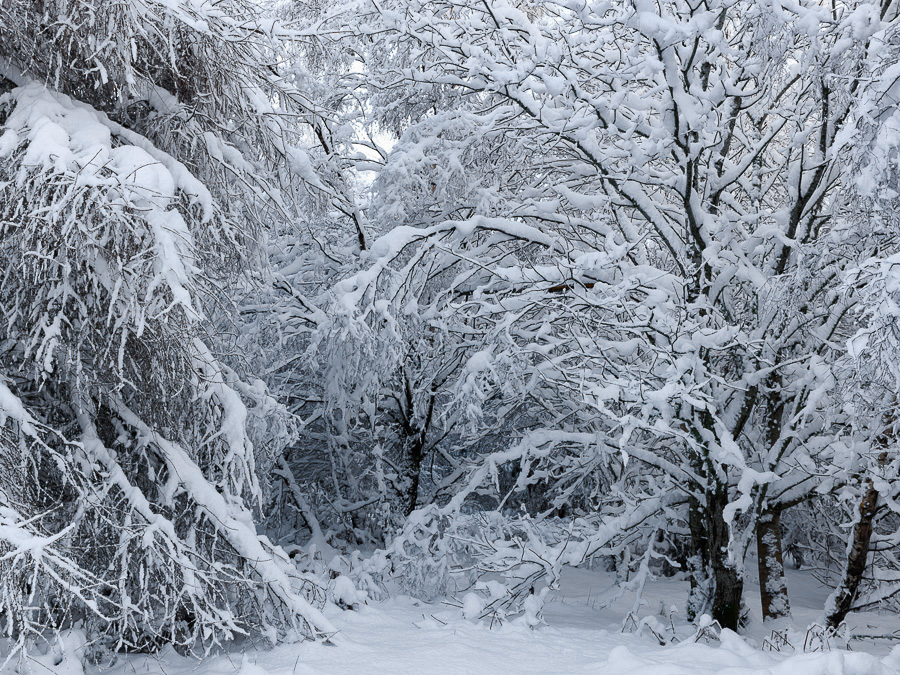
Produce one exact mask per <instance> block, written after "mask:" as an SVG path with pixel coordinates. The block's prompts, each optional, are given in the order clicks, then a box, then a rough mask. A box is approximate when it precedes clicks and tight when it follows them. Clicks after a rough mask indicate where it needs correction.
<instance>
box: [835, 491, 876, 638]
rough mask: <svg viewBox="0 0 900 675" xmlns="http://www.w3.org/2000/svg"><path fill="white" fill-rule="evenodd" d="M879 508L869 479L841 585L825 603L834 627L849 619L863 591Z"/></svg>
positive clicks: (860, 505)
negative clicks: (857, 598) (855, 602)
mask: <svg viewBox="0 0 900 675" xmlns="http://www.w3.org/2000/svg"><path fill="white" fill-rule="evenodd" d="M877 507H878V491H877V490H876V489H875V486H874V485H873V483H872V479H871V478H870V479H869V480H868V481H867V488H866V492H865V494H864V495H863V498H862V501H861V502H860V503H859V522H858V523H856V525H854V526H853V532H852V534H851V537H852V542H851V544H850V553H849V554H848V555H847V565H846V567H845V568H844V575H843V577H842V578H841V584H840V586H838V587H837V588H836V589H834V592H833V593H832V594H831V595H830V596H829V597H828V602H827V603H826V606H825V621H826V622H828V625H829V626H831V627H833V628H836V627H837V626H839V625H840V624H841V622H843V620H844V619H845V618H847V614H849V613H850V609H851V608H852V607H853V601H854V600H856V595H857V593H858V592H859V584H860V581H862V576H863V572H864V571H865V569H866V560H867V559H868V557H869V543H870V542H871V540H872V529H873V528H872V524H873V521H874V519H875V511H876V509H877Z"/></svg>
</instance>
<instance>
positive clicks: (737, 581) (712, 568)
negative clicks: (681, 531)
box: [688, 486, 744, 631]
mask: <svg viewBox="0 0 900 675" xmlns="http://www.w3.org/2000/svg"><path fill="white" fill-rule="evenodd" d="M727 504H728V493H727V488H726V487H724V486H719V487H717V488H715V489H714V490H713V491H709V492H707V494H706V499H705V503H704V504H701V503H700V502H699V501H694V500H692V502H691V504H690V511H689V516H688V523H689V526H690V530H691V548H692V549H693V550H692V552H691V553H692V556H691V557H692V559H693V561H694V570H692V571H693V572H694V573H695V574H698V573H699V576H701V577H702V578H701V579H697V578H696V576H692V578H691V593H692V596H693V597H694V598H696V597H697V595H698V594H702V595H704V596H706V603H705V605H706V606H708V611H709V613H710V614H711V615H712V617H713V618H714V619H715V620H716V621H718V622H719V624H720V625H721V626H722V627H723V628H729V629H731V630H734V631H736V630H737V629H738V625H739V623H740V618H741V598H742V596H743V592H744V580H743V578H742V577H741V574H740V573H739V572H738V570H737V569H736V568H735V566H734V565H732V564H731V563H730V561H729V560H728V544H729V542H730V538H731V535H730V533H729V531H728V523H726V522H725V518H724V515H723V514H724V510H725V506H726V505H727ZM704 584H705V585H706V588H703V587H702V586H703V585H704ZM692 609H694V610H695V611H696V612H697V613H699V612H700V611H706V610H701V609H700V608H698V607H692ZM690 618H695V617H690Z"/></svg>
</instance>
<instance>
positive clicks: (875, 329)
mask: <svg viewBox="0 0 900 675" xmlns="http://www.w3.org/2000/svg"><path fill="white" fill-rule="evenodd" d="M0 36H2V37H0V272H2V279H3V281H2V282H0V423H2V426H0V619H2V626H3V630H4V631H5V632H6V635H7V637H9V638H11V640H12V642H11V644H14V645H15V646H16V649H18V650H21V649H25V648H27V647H28V646H29V644H31V643H32V641H34V640H37V639H40V638H41V637H42V636H46V635H47V634H48V631H52V630H60V629H64V628H69V627H72V626H75V625H82V626H83V627H85V629H86V630H87V632H88V634H89V637H90V638H91V639H92V640H94V644H96V645H97V650H96V654H98V655H99V654H101V653H104V650H106V651H110V650H112V651H115V650H120V649H152V648H156V647H158V646H160V645H162V644H165V643H175V644H177V645H179V646H181V647H183V648H186V649H209V648H211V647H212V646H214V645H216V644H219V643H221V642H222V641H225V640H229V639H231V638H233V637H235V636H236V635H239V634H252V635H257V636H265V637H266V638H268V639H270V640H277V639H280V638H283V637H288V636H292V635H298V634H302V635H305V636H314V635H323V634H326V633H327V632H328V631H329V630H330V625H329V624H328V621H327V620H326V619H325V618H324V616H323V615H322V614H321V612H320V611H319V609H317V606H320V605H319V604H318V603H319V601H320V598H321V592H320V589H319V587H318V586H317V585H316V577H315V574H314V573H322V572H325V571H326V568H329V567H330V569H329V570H327V571H328V572H329V573H330V574H332V575H333V574H337V573H339V572H342V571H343V572H347V571H348V570H349V569H350V566H345V567H346V568H342V567H341V566H342V565H343V564H345V563H347V562H348V561H350V560H353V565H352V569H353V573H354V574H355V575H356V577H355V578H356V581H357V582H358V583H360V584H363V585H365V586H366V587H367V588H368V590H370V591H372V592H383V590H384V586H383V585H382V583H381V582H383V581H384V580H386V579H388V578H390V577H392V576H393V577H395V578H397V579H399V580H401V583H403V584H405V586H406V588H407V589H408V590H411V591H413V592H419V593H422V594H424V595H432V596H434V595H439V594H440V593H443V592H446V589H447V584H448V583H449V580H450V576H451V574H452V573H454V572H453V570H454V569H465V570H473V569H481V570H483V571H486V572H489V573H491V574H501V575H506V577H507V578H508V581H509V584H508V586H507V589H508V592H507V593H506V595H503V596H502V597H501V596H496V597H495V596H494V595H491V597H490V598H486V605H485V606H486V607H487V608H489V609H486V610H485V611H491V612H507V613H508V612H515V611H519V609H521V607H522V604H523V602H524V601H525V599H526V598H527V597H528V596H529V595H530V593H531V589H532V588H533V587H534V585H535V584H539V583H545V584H546V583H551V584H552V583H553V582H554V580H555V579H556V577H557V576H558V574H559V569H560V567H561V566H562V565H565V564H582V563H584V562H586V561H588V560H592V559H597V558H605V559H606V560H607V561H608V562H609V563H610V564H611V565H613V566H615V567H616V568H617V570H618V572H619V573H620V577H621V579H622V580H623V581H622V584H621V586H620V589H619V592H620V593H625V592H634V593H636V594H637V595H639V594H640V592H641V589H642V588H643V585H644V583H645V581H646V579H647V578H648V577H649V576H650V575H653V574H683V575H685V577H686V578H687V579H688V580H689V581H690V588H691V591H690V597H689V598H687V603H688V614H689V616H690V617H699V616H700V615H701V614H703V613H710V614H712V615H713V616H715V618H717V619H718V620H719V621H720V622H721V623H722V625H725V626H729V627H732V628H737V627H738V626H739V624H740V623H741V620H742V618H741V617H742V615H743V613H744V611H745V608H744V607H743V605H742V603H743V585H744V579H745V576H746V570H745V564H746V563H747V562H748V561H749V560H750V559H751V558H752V556H753V555H754V554H755V556H756V560H757V565H758V569H759V575H760V585H761V588H760V590H761V597H762V615H763V618H764V619H766V620H770V619H771V620H784V619H786V618H788V617H789V615H790V603H789V597H788V590H789V589H788V588H787V585H786V582H785V575H784V562H785V558H786V557H792V558H793V559H794V560H795V561H798V562H800V561H802V562H805V563H806V564H814V565H819V566H821V567H823V568H828V569H830V570H832V571H833V574H832V578H833V583H834V584H835V585H836V588H835V592H834V594H833V596H832V598H831V600H830V601H829V604H828V607H827V608H823V610H825V612H826V614H827V619H828V621H829V622H831V623H832V624H833V625H838V624H839V623H840V622H841V621H842V620H843V618H844V617H845V616H846V614H847V613H848V612H849V611H852V610H853V609H854V608H858V607H863V606H872V605H874V604H878V605H879V606H881V607H893V606H894V605H893V603H894V602H895V599H896V597H897V595H898V594H900V582H898V579H900V576H898V574H900V570H898V562H897V559H896V556H895V554H894V552H893V551H894V549H895V548H896V545H897V543H898V537H900V514H898V513H897V510H896V509H897V507H896V504H897V501H896V497H897V491H898V490H900V487H898V485H900V481H897V480H896V478H897V472H898V469H900V457H898V453H897V431H896V425H897V415H896V413H895V411H894V408H895V407H896V405H897V403H896V402H897V400H898V399H897V396H898V388H900V372H898V370H897V367H896V353H897V349H898V347H900V345H898V339H897V337H898V326H900V323H898V315H900V312H898V310H897V307H898V302H900V300H898V288H900V285H898V272H897V270H898V269H900V267H898V264H900V262H898V261H900V258H898V256H900V248H898V245H900V241H898V232H900V230H898V220H897V215H896V214H897V209H896V203H895V202H896V198H897V194H898V190H900V183H898V175H900V173H898V171H900V133H898V130H900V110H898V106H900V85H898V84H897V82H898V78H900V70H898V66H897V62H898V56H900V19H898V7H897V6H896V2H894V1H893V0H877V1H874V0H873V1H870V0H854V1H853V2H847V3H841V4H830V5H824V4H821V3H818V2H815V1H813V0H808V1H807V0H791V1H790V2H788V1H787V0H765V1H763V2H760V1H758V0H752V1H751V0H706V1H705V2H701V3H690V2H682V0H665V1H660V2H644V1H643V0H633V1H629V2H621V3H595V2H588V3H585V2H581V1H579V2H574V1H573V2H570V1H569V0H478V1H475V0H439V1H433V0H429V1H427V2H426V1H424V0H421V1H420V0H384V1H380V2H377V3H376V2H372V1H371V0H357V1H356V2H352V3H334V2H329V1H327V0H319V1H316V2H302V1H301V0H293V1H291V2H287V1H284V2H276V3H263V4H259V3H250V2H247V3H243V2H239V1H238V0H229V1H228V2H220V3H216V4H215V5H209V4H202V3H195V2H192V1H190V0H178V1H177V2H173V1H171V0H167V1H165V2H164V1H162V0H159V1H157V0H115V1H113V2H105V1H103V2H101V1H100V0H48V1H46V2H33V1H31V0H0ZM475 531H477V533H478V535H477V536H474V535H473V532H475ZM492 539H495V540H503V541H505V542H506V544H504V545H502V546H493V545H491V544H490V543H489V542H490V541H491V540H492ZM273 541H275V542H277V543H279V544H283V545H288V550H290V551H291V552H292V556H291V557H289V556H288V555H287V554H286V553H285V551H284V550H283V549H282V548H281V546H278V545H276V544H274V543H273ZM463 542H466V543H463ZM474 542H485V544H484V545H483V546H482V545H480V544H477V543H474ZM513 542H517V543H513ZM363 544H364V545H365V546H367V547H368V546H372V545H374V546H376V547H377V548H378V549H379V551H378V552H377V553H376V554H375V555H374V556H371V557H370V558H369V559H368V560H366V561H364V562H363V561H360V560H358V556H356V557H353V553H352V552H353V550H354V549H356V548H357V547H359V546H361V545H363ZM334 553H342V554H345V556H349V557H345V558H344V559H343V560H344V563H341V562H340V560H341V558H340V557H338V558H334V556H333V554H334ZM473 559H477V560H478V561H479V562H478V564H470V563H471V562H472V560H473ZM335 561H337V562H335ZM548 561H553V562H552V563H551V562H548ZM463 563H465V564H463ZM466 574H468V572H466ZM625 579H627V580H628V581H625ZM469 581H471V579H469ZM151 591H152V592H151ZM492 593H493V591H492ZM639 606H640V604H639V602H638V601H636V603H635V607H636V608H637V607H639Z"/></svg>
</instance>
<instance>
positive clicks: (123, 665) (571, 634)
mask: <svg viewBox="0 0 900 675" xmlns="http://www.w3.org/2000/svg"><path fill="white" fill-rule="evenodd" d="M612 583H613V579H612V577H611V576H610V575H609V574H606V573H602V572H595V571H591V570H585V569H567V570H566V571H565V574H564V576H563V580H562V584H561V588H560V590H559V591H557V592H555V593H553V594H551V595H550V596H549V597H548V599H547V602H546V604H545V606H544V611H543V616H544V620H545V622H546V625H541V626H539V627H538V628H537V629H534V630H532V629H531V628H529V627H528V626H526V625H524V623H523V621H522V620H521V619H520V620H518V621H517V620H515V619H514V620H512V621H510V622H507V623H504V624H503V625H502V626H498V625H496V624H495V625H493V626H491V625H490V622H489V621H481V622H478V623H473V622H471V621H467V620H466V619H464V618H463V609H462V608H459V607H455V606H452V605H451V604H446V603H438V604H434V605H430V604H427V603H423V602H421V601H419V600H414V599H412V598H409V597H406V596H397V597H393V598H391V599H389V600H386V601H383V602H378V603H370V604H368V605H364V606H362V607H361V608H360V610H359V611H343V612H341V611H338V610H337V609H332V612H331V614H330V618H331V620H332V622H333V623H334V624H335V625H336V626H337V628H338V630H339V633H338V635H336V636H335V638H334V644H333V645H328V644H322V643H303V644H288V645H281V646H279V647H277V648H275V649H273V650H268V651H265V650H254V649H247V650H244V651H243V652H235V653H231V654H229V655H218V656H214V657H211V658H209V659H207V660H205V661H203V662H198V661H197V660H195V659H189V658H184V657H180V656H177V655H176V654H174V653H173V652H171V651H170V652H168V653H165V654H163V655H162V656H131V657H128V658H126V659H123V660H121V661H120V662H119V663H118V664H116V665H115V666H114V667H113V668H112V669H111V670H110V671H109V673H110V675H219V674H223V675H228V674H234V675H325V674H329V675H332V674H334V675H337V674H348V673H350V674H354V673H386V674H391V675H402V674H404V673H416V674H419V673H423V674H424V673H427V674H429V675H443V674H445V673H484V674H501V673H511V674H512V673H516V674H521V673H602V674H604V675H682V674H683V675H707V674H711V673H720V674H722V675H895V674H898V673H900V642H897V641H890V640H880V641H871V640H867V641H860V640H853V641H851V643H850V647H851V650H852V651H844V650H833V651H830V652H821V651H818V652H811V653H803V651H802V649H796V650H792V649H790V648H785V649H783V650H782V651H781V652H772V651H768V650H766V651H764V650H763V649H761V645H762V641H763V638H765V637H768V635H769V631H768V630H765V629H763V627H762V626H761V625H759V623H758V618H756V619H754V621H753V622H752V623H751V625H750V626H749V627H748V630H747V633H746V634H745V635H743V636H742V637H738V636H737V635H735V634H734V633H730V632H728V631H725V632H724V634H723V635H722V636H721V640H720V641H715V640H713V641H711V642H710V643H709V644H706V643H705V642H704V641H700V642H694V640H693V634H694V631H695V629H694V628H693V627H691V626H690V625H689V624H687V623H686V622H684V621H683V620H682V621H678V620H677V619H676V621H675V628H676V632H677V635H678V637H679V638H680V641H679V642H678V643H676V644H673V645H670V646H660V645H659V644H658V643H657V641H656V640H655V639H654V637H653V635H652V634H650V633H649V632H647V631H645V632H644V633H643V634H638V633H636V632H624V633H623V632H622V624H623V621H622V619H623V617H624V616H626V615H627V614H628V611H629V609H630V608H631V607H632V605H633V603H634V598H633V597H624V598H621V599H620V600H619V601H617V602H616V603H615V604H614V605H612V606H611V607H608V608H605V609H601V608H600V604H601V603H602V599H603V598H604V596H605V594H607V593H609V592H610V590H611V585H612ZM789 584H790V590H791V592H792V594H791V600H792V603H793V608H794V630H793V631H792V632H791V634H790V637H791V640H792V642H793V643H794V644H795V645H796V646H797V647H801V646H802V642H803V639H804V637H805V636H806V627H807V626H808V625H809V624H810V623H812V622H814V621H815V620H816V619H818V618H819V617H818V612H819V611H820V610H819V608H820V607H821V606H822V602H823V601H824V598H825V596H826V595H827V589H825V588H823V587H821V585H820V584H819V583H818V582H817V581H816V580H815V579H814V578H813V577H812V576H811V575H810V574H809V573H807V572H791V573H790V576H789ZM644 595H645V599H646V600H647V605H645V606H644V607H643V608H642V609H641V612H640V613H639V615H640V617H641V618H643V617H645V616H653V617H656V618H657V619H658V620H659V621H660V622H661V623H665V625H666V626H670V625H671V623H670V622H669V619H668V618H665V617H659V609H660V607H663V608H666V609H667V608H670V607H671V606H672V605H676V606H678V607H679V608H680V607H681V605H683V598H684V597H685V588H684V587H683V584H682V583H679V582H656V583H653V584H648V587H647V589H646V592H645V594H644ZM747 600H748V602H749V603H750V604H751V606H752V607H753V608H754V609H755V603H758V598H757V597H755V596H754V595H753V593H752V590H750V591H749V592H748V593H747ZM757 612H758V610H757ZM757 616H758V614H757ZM651 621H652V619H651ZM898 629H900V619H898V617H896V616H892V615H883V616H879V615H878V614H874V613H873V614H858V615H854V616H853V617H852V620H851V624H850V630H851V632H852V633H867V634H875V633H877V634H881V635H886V634H888V633H891V632H892V631H895V630H898ZM67 661H68V662H67ZM42 662H43V665H36V666H35V667H33V668H31V669H30V670H31V672H34V673H38V672H43V673H46V672H47V668H45V665H46V666H49V668H50V670H51V671H57V672H61V673H64V674H65V675H73V673H74V675H78V670H79V669H78V667H77V666H76V667H75V668H74V669H73V668H72V665H73V664H72V663H71V659H66V660H64V661H63V663H60V664H59V665H58V666H56V667H54V666H53V663H52V661H50V662H47V661H43V660H42ZM35 663H36V662H35ZM19 670H20V672H27V671H28V669H26V670H25V671H22V669H21V668H20V669H19ZM88 672H89V673H90V669H89V671H88Z"/></svg>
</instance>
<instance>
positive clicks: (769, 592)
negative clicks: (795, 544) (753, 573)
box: [756, 509, 791, 621]
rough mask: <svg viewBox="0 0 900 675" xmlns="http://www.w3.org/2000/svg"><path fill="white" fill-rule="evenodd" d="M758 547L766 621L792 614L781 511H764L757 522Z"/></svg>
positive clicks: (763, 614)
mask: <svg viewBox="0 0 900 675" xmlns="http://www.w3.org/2000/svg"><path fill="white" fill-rule="evenodd" d="M756 550H757V554H758V559H759V560H758V566H759V595H760V599H761V600H762V617H763V621H776V620H778V619H783V618H785V617H788V616H790V614H791V604H790V600H789V598H788V592H787V582H786V581H785V576H784V556H783V554H782V551H781V511H780V510H779V509H774V510H767V511H763V513H762V514H761V515H760V517H759V520H758V521H757V523H756Z"/></svg>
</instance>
